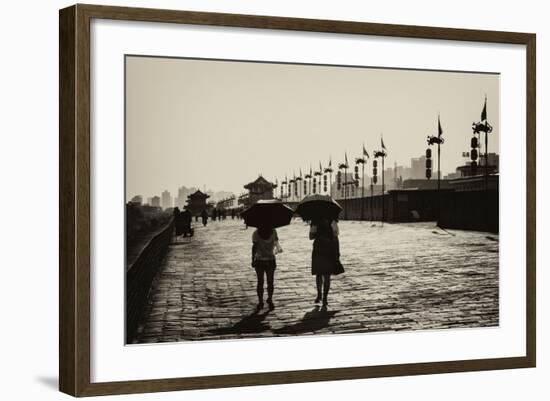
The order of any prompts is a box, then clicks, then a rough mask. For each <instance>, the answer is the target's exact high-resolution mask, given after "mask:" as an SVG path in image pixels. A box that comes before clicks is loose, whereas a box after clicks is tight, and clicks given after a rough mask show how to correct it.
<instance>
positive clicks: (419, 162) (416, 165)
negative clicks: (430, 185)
mask: <svg viewBox="0 0 550 401" xmlns="http://www.w3.org/2000/svg"><path fill="white" fill-rule="evenodd" d="M409 178H412V179H422V178H426V156H420V157H414V158H412V159H411V176H410V177H409Z"/></svg>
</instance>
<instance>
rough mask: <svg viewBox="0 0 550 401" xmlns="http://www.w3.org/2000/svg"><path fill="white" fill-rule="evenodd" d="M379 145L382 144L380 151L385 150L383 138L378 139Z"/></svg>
mask: <svg viewBox="0 0 550 401" xmlns="http://www.w3.org/2000/svg"><path fill="white" fill-rule="evenodd" d="M380 143H381V144H382V149H384V150H387V149H386V145H384V138H382V137H380Z"/></svg>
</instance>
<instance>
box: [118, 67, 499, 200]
mask: <svg viewBox="0 0 550 401" xmlns="http://www.w3.org/2000/svg"><path fill="white" fill-rule="evenodd" d="M485 95H487V99H488V104H487V114H488V118H489V121H490V123H491V124H492V125H493V127H494V131H493V133H492V134H490V142H489V151H490V152H491V151H493V152H494V151H497V152H498V149H499V137H498V135H499V76H498V75H495V74H475V73H456V72H434V71H409V70H391V69H374V68H363V67H361V68H353V67H340V66H337V67H333V66H317V65H315V66H312V65H295V64H270V63H254V62H234V61H210V60H186V59H169V58H150V57H133V56H129V57H127V59H126V130H127V131H126V174H127V176H126V180H127V182H126V195H127V198H128V199H129V198H131V197H132V196H133V195H136V194H141V195H143V196H145V197H148V196H152V195H155V194H160V193H161V192H162V191H163V190H164V189H168V190H169V191H170V192H171V193H172V195H175V194H176V190H177V188H178V187H179V186H181V185H185V186H188V187H189V186H196V187H200V188H203V186H206V188H207V189H213V190H227V191H233V192H236V193H240V192H242V191H244V189H243V185H244V184H246V183H248V182H250V181H253V180H254V179H255V178H256V177H257V176H258V174H259V173H262V175H263V176H264V177H266V178H267V179H269V180H271V181H275V179H276V178H278V179H279V181H280V180H281V178H284V175H285V173H286V174H287V175H288V176H289V177H290V176H292V174H293V172H295V173H296V174H298V172H299V169H300V168H302V171H304V172H305V171H306V170H309V166H310V163H311V164H312V165H313V167H314V169H315V167H316V166H318V165H319V161H321V162H322V163H323V166H324V165H325V164H326V163H327V162H328V159H329V156H332V161H333V166H334V165H335V164H336V163H338V162H341V161H343V159H344V152H345V151H347V153H348V158H349V160H350V161H351V160H353V158H354V157H356V156H359V155H360V154H361V149H362V145H363V143H365V146H366V148H367V150H368V151H369V153H371V152H372V150H373V149H379V148H380V135H381V133H382V134H383V136H384V143H385V145H386V147H387V149H388V157H387V159H386V166H393V163H394V162H397V164H398V165H404V166H410V159H411V158H412V157H419V156H421V155H423V154H424V153H425V149H426V147H427V145H426V136H427V135H435V134H437V115H438V113H440V115H441V125H442V128H443V131H444V133H443V136H444V138H445V143H444V144H443V145H442V148H441V149H442V151H441V152H442V157H441V169H442V172H443V173H448V172H452V171H454V170H455V167H456V166H458V165H460V164H463V161H464V160H463V158H462V152H463V151H469V146H470V138H471V136H472V130H471V124H472V122H473V121H479V118H480V114H481V109H482V107H483V101H484V97H485ZM434 155H435V152H434ZM434 163H436V159H434ZM370 166H371V165H370V163H369V170H370ZM435 173H436V170H435V169H434V175H435Z"/></svg>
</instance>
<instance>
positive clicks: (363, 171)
mask: <svg viewBox="0 0 550 401" xmlns="http://www.w3.org/2000/svg"><path fill="white" fill-rule="evenodd" d="M363 158H365V156H363ZM365 163H366V160H365V162H364V163H363V165H362V167H361V169H362V171H361V220H363V219H364V218H365V216H364V215H365Z"/></svg>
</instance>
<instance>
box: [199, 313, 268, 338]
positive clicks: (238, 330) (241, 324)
mask: <svg viewBox="0 0 550 401" xmlns="http://www.w3.org/2000/svg"><path fill="white" fill-rule="evenodd" d="M268 314H269V311H266V312H263V313H259V312H258V311H254V312H253V313H252V314H250V315H248V316H246V317H244V318H243V319H242V320H240V321H238V322H237V323H235V324H234V325H232V326H228V327H221V328H217V329H212V330H208V332H209V333H211V334H218V335H223V334H247V333H248V334H250V333H261V332H262V331H268V330H271V327H270V326H269V324H268V323H265V322H264V321H263V320H264V319H265V318H266V316H267V315H268Z"/></svg>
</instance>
